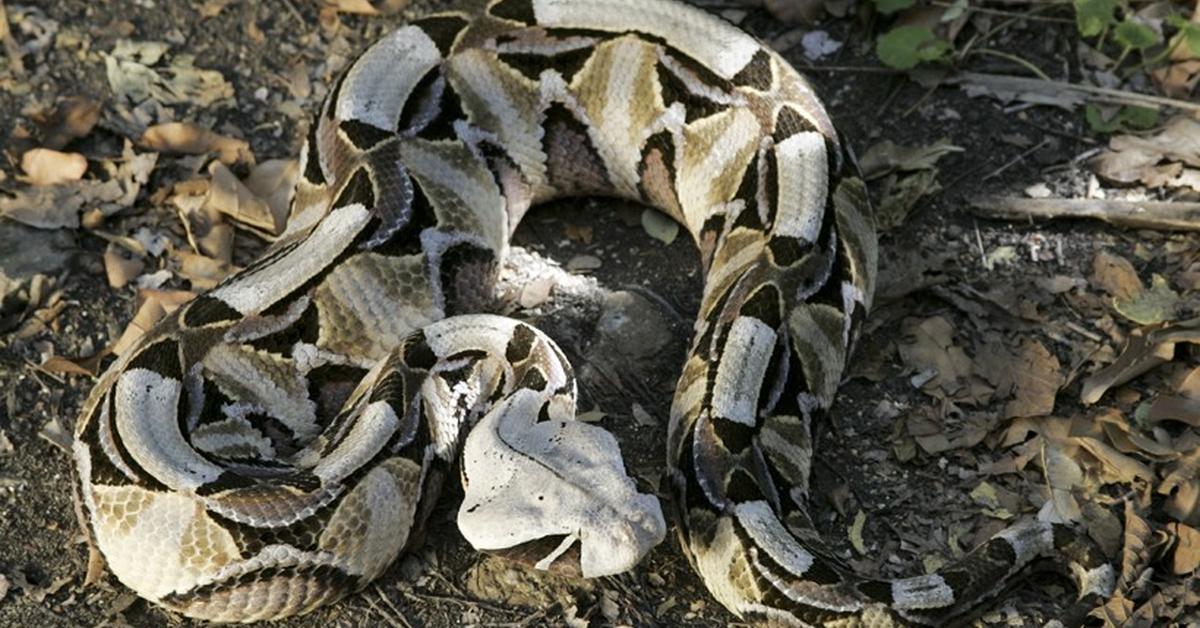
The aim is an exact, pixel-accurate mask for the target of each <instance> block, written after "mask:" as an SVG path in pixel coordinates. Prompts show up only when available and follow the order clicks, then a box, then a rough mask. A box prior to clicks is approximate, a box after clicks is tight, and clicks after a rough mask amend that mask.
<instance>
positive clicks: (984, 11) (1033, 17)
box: [930, 0, 1075, 24]
mask: <svg viewBox="0 0 1200 628" xmlns="http://www.w3.org/2000/svg"><path fill="white" fill-rule="evenodd" d="M930 4H932V5H934V6H938V7H947V8H949V7H952V6H954V4H953V3H950V2H941V1H939V0H934V1H933V2H930ZM966 10H967V11H970V12H972V13H982V14H985V15H996V16H999V17H1013V18H1017V19H1019V20H1031V21H1036V22H1059V23H1062V24H1074V23H1075V20H1072V19H1069V18H1065V17H1045V16H1042V15H1037V14H1028V13H1016V12H1013V11H1003V10H1000V9H985V8H983V7H973V6H970V5H968V6H967V8H966ZM1035 10H1037V11H1040V10H1041V8H1040V7H1039V8H1038V9H1035Z"/></svg>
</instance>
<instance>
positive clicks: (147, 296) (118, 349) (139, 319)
mask: <svg viewBox="0 0 1200 628" xmlns="http://www.w3.org/2000/svg"><path fill="white" fill-rule="evenodd" d="M195 296H196V293H194V292H187V291H184V290H139V291H138V299H139V300H141V305H140V306H138V310H137V313H136V314H134V315H133V320H132V321H129V324H128V325H126V326H125V331H123V332H122V333H121V337H120V338H118V339H117V341H116V342H114V343H113V345H112V353H113V354H114V355H118V356H119V355H123V354H124V353H125V352H126V351H128V350H129V349H130V348H131V347H133V345H134V343H136V342H137V341H138V339H140V338H141V337H142V336H143V335H145V334H146V332H147V331H150V329H151V328H153V327H154V325H155V324H156V323H158V321H160V320H162V318H163V317H164V316H166V315H167V314H170V313H171V312H174V311H175V310H177V309H179V306H180V305H183V304H184V303H187V302H188V301H189V300H191V299H192V298H193V297H195Z"/></svg>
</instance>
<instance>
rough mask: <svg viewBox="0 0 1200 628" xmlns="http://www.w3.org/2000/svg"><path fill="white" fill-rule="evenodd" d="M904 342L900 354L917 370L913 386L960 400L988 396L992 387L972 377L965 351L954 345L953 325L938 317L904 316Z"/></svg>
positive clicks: (977, 400)
mask: <svg viewBox="0 0 1200 628" xmlns="http://www.w3.org/2000/svg"><path fill="white" fill-rule="evenodd" d="M903 331H904V338H905V342H903V343H901V344H900V345H899V351H900V357H901V358H902V359H903V360H904V363H905V364H906V365H908V366H909V367H910V368H912V369H913V370H914V371H916V374H915V375H914V376H913V381H912V383H913V385H914V386H915V387H917V388H920V389H921V390H922V391H924V392H926V393H928V394H931V395H933V396H935V397H949V398H953V399H956V400H958V401H961V402H971V403H981V402H983V401H986V400H987V399H989V398H990V397H991V394H992V392H993V390H992V388H991V387H990V386H988V385H987V384H986V383H984V382H983V381H982V380H981V379H980V378H978V377H974V374H975V369H974V365H973V364H972V362H971V358H970V357H968V356H967V354H966V352H965V351H964V350H963V349H962V348H961V347H958V346H956V345H955V344H954V335H955V334H954V327H953V325H951V324H950V321H948V320H946V319H945V318H942V317H940V316H934V317H932V318H927V319H924V320H919V319H911V318H910V319H906V320H905V321H904V324H903Z"/></svg>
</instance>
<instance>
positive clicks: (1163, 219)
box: [971, 196, 1200, 231]
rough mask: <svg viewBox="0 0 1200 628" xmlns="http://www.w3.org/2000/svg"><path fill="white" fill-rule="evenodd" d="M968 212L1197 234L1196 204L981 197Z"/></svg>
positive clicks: (1198, 205)
mask: <svg viewBox="0 0 1200 628" xmlns="http://www.w3.org/2000/svg"><path fill="white" fill-rule="evenodd" d="M971 208H972V209H973V210H974V211H975V213H976V214H978V215H980V216H983V217H985V218H1002V219H1006V220H1016V219H1023V218H1029V219H1032V218H1035V217H1037V218H1097V219H1100V220H1103V221H1105V222H1108V223H1111V224H1114V225H1117V226H1120V227H1133V228H1136V229H1159V230H1163V231H1200V203H1193V202H1183V201H1179V202H1175V201H1140V202H1139V201H1123V200H1109V199H1092V198H1017V197H1003V196H984V197H979V198H974V199H972V200H971Z"/></svg>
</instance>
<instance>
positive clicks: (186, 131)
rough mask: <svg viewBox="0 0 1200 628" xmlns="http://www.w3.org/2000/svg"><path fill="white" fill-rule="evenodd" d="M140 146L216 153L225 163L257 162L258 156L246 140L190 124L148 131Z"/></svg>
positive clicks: (174, 124)
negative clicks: (255, 158) (256, 157)
mask: <svg viewBox="0 0 1200 628" xmlns="http://www.w3.org/2000/svg"><path fill="white" fill-rule="evenodd" d="M138 145H140V146H143V147H145V148H149V149H151V150H156V151H159V152H163V153H182V154H185V155H203V154H206V153H216V154H217V159H219V160H221V162H222V163H224V164H235V163H250V164H252V163H254V154H253V153H251V152H250V144H249V143H248V142H246V140H239V139H236V138H232V137H227V136H224V135H220V134H218V133H214V132H213V131H210V130H208V129H205V128H202V127H199V126H196V125H194V124H191V123H189V122H168V123H166V124H156V125H154V126H152V127H150V128H148V129H146V132H145V133H143V134H142V137H141V139H139V140H138Z"/></svg>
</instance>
